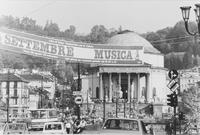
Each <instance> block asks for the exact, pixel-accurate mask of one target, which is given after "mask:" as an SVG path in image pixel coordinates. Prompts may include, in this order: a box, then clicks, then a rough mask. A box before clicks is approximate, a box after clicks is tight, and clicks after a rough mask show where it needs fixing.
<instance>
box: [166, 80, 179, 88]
mask: <svg viewBox="0 0 200 135" xmlns="http://www.w3.org/2000/svg"><path fill="white" fill-rule="evenodd" d="M176 83H177V81H176V80H171V81H170V82H169V83H168V84H167V87H168V88H169V89H171V88H172V87H173V86H174V85H175V84H176Z"/></svg>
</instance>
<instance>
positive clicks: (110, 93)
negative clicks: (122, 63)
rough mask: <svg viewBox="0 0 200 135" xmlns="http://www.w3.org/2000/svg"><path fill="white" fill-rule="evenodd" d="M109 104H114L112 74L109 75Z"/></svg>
mask: <svg viewBox="0 0 200 135" xmlns="http://www.w3.org/2000/svg"><path fill="white" fill-rule="evenodd" d="M109 102H112V73H109Z"/></svg>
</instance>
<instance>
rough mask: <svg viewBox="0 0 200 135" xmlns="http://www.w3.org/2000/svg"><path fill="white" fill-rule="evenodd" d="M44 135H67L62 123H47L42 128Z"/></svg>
mask: <svg viewBox="0 0 200 135" xmlns="http://www.w3.org/2000/svg"><path fill="white" fill-rule="evenodd" d="M43 133H44V134H67V132H66V128H65V124H64V123H63V122H47V123H45V124H44V127H43Z"/></svg>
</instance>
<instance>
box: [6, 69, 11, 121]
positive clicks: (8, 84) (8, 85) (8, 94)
mask: <svg viewBox="0 0 200 135" xmlns="http://www.w3.org/2000/svg"><path fill="white" fill-rule="evenodd" d="M9 97H10V69H8V80H7V100H6V101H7V123H8V122H9Z"/></svg>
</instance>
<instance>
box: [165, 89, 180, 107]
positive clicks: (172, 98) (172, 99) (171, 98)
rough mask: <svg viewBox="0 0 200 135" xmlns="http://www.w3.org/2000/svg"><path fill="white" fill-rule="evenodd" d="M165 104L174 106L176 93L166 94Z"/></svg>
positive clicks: (175, 104) (176, 101)
mask: <svg viewBox="0 0 200 135" xmlns="http://www.w3.org/2000/svg"><path fill="white" fill-rule="evenodd" d="M167 97H168V98H167V101H168V103H167V105H169V106H171V107H176V106H177V105H178V97H177V95H176V93H175V92H174V93H172V94H169V95H167Z"/></svg>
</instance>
